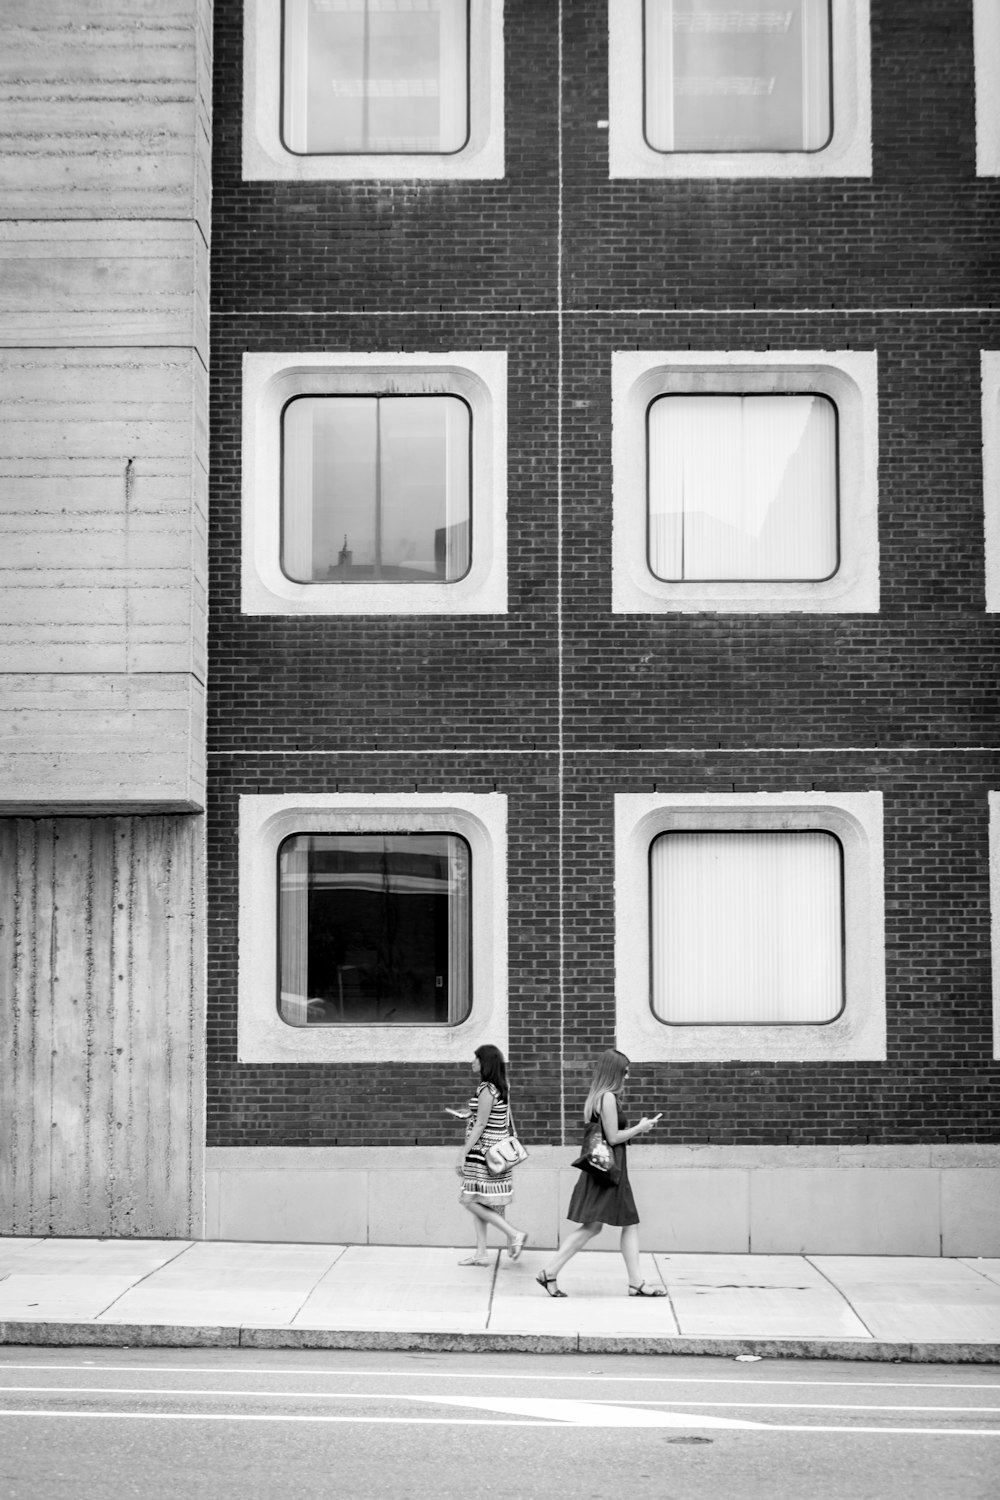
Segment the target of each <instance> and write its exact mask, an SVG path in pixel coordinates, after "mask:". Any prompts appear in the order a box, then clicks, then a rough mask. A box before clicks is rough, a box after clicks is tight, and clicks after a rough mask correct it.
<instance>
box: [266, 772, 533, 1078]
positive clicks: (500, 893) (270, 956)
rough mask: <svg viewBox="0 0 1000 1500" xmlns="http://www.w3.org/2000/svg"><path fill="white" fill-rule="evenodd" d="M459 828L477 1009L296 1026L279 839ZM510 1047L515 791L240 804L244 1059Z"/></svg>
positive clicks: (448, 1058)
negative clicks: (282, 952) (281, 983)
mask: <svg viewBox="0 0 1000 1500" xmlns="http://www.w3.org/2000/svg"><path fill="white" fill-rule="evenodd" d="M442 830H444V831H446V832H454V833H456V834H459V835H460V836H461V837H462V838H464V839H465V840H466V842H467V843H468V845H469V849H470V851H471V856H472V882H471V883H472V903H471V904H472V1008H471V1010H470V1012H469V1015H468V1016H467V1017H466V1019H465V1020H464V1021H461V1022H459V1023H458V1024H457V1025H455V1026H430V1025H428V1026H399V1027H392V1026H336V1027H298V1026H290V1025H289V1024H288V1023H287V1022H286V1021H284V1020H282V1018H281V1016H280V1014H279V1011H278V1003H277V973H278V967H277V964H278V959H277V952H278V931H277V923H278V850H279V848H280V846H281V843H282V841H283V840H284V839H286V838H288V837H289V836H290V835H291V834H296V833H331V832H333V833H429V832H434V833H438V832H441V831H442ZM484 1042H492V1043H493V1044H494V1045H495V1046H498V1047H500V1049H501V1050H502V1051H504V1052H505V1051H506V1050H507V798H506V796H505V795H504V794H503V793H500V792H485V793H472V794H466V793H454V794H451V793H430V792H428V793H421V792H399V793H392V794H389V793H386V794H381V793H349V792H316V793H283V794H280V795H276V796H241V797H240V804H239V990H238V1019H237V1059H238V1061H239V1062H264V1063H296V1062H299V1063H324V1062H331V1063H332V1062H464V1061H467V1060H468V1059H470V1058H471V1056H472V1052H473V1051H474V1050H475V1048H476V1047H478V1046H481V1045H482V1044H483V1043H484Z"/></svg>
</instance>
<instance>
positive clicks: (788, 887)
mask: <svg viewBox="0 0 1000 1500" xmlns="http://www.w3.org/2000/svg"><path fill="white" fill-rule="evenodd" d="M883 881H884V876H883V854H882V797H881V794H880V793H878V792H844V793H831V792H812V791H809V792H734V793H732V794H731V795H727V794H725V793H714V792H712V793H701V794H698V793H692V794H691V795H680V794H667V793H651V794H650V793H635V794H633V793H623V794H620V795H618V796H616V797H615V991H616V1033H617V1043H616V1045H617V1046H619V1047H621V1049H622V1051H623V1052H627V1053H628V1055H629V1056H630V1057H634V1058H636V1059H637V1060H641V1061H643V1062H657V1061H663V1062H672V1061H677V1062H725V1061H728V1060H741V1061H746V1062H757V1061H774V1062H782V1061H788V1062H810V1061H835V1060H838V1059H869V1060H882V1059H884V1058H885V1055H886V1052H885V1046H886V1033H885V933H884V895H883Z"/></svg>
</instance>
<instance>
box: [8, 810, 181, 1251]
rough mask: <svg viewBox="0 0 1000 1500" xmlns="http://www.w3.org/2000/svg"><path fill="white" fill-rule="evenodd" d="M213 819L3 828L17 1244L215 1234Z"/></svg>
mask: <svg viewBox="0 0 1000 1500" xmlns="http://www.w3.org/2000/svg"><path fill="white" fill-rule="evenodd" d="M200 824H201V820H200V819H199V818H194V817H191V816H190V815H189V816H186V817H185V816H167V817H123V818H0V993H2V996H3V1007H4V1045H3V1047H2V1048H0V1099H2V1100H3V1101H4V1104H3V1108H4V1129H3V1137H4V1140H3V1148H2V1150H0V1234H61V1235H144V1236H160V1235H182V1236H183V1235H190V1234H197V1233H199V1232H200V1230H201V1222H202V1181H203V1143H204V1123H203V1121H204V1083H203V1078H204V1064H203V1058H204V1040H203V1034H202V1033H203V1018H202V998H201V997H202V993H203V988H204V977H203V972H202V970H203V950H204V901H203V896H202V891H203V884H204V880H203V872H202V864H201V862H202V847H203V842H202V837H201V826H200Z"/></svg>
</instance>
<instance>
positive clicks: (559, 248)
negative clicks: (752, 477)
mask: <svg viewBox="0 0 1000 1500" xmlns="http://www.w3.org/2000/svg"><path fill="white" fill-rule="evenodd" d="M556 33H557V41H556V47H557V56H556V76H557V84H556V98H557V119H556V313H557V318H556V663H557V667H556V721H557V725H558V729H557V735H558V758H557V762H556V782H557V786H558V793H557V796H558V815H557V816H558V874H557V888H558V894H557V918H558V923H559V1140H560V1142H561V1143H562V1145H564V1146H565V1144H566V1069H565V1060H566V935H565V934H566V925H565V910H566V881H565V876H566V869H565V858H566V851H565V832H566V829H565V779H564V778H565V767H566V761H565V726H564V723H563V714H564V709H565V704H564V701H563V689H564V681H563V379H564V370H563V353H564V351H563V336H564V332H565V308H564V307H563V0H559V4H558V10H557V16H556Z"/></svg>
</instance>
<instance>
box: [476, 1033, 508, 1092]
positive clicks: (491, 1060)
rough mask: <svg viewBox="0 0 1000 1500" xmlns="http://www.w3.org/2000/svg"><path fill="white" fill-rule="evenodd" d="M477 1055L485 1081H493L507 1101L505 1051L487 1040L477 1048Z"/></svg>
mask: <svg viewBox="0 0 1000 1500" xmlns="http://www.w3.org/2000/svg"><path fill="white" fill-rule="evenodd" d="M476 1056H477V1057H478V1058H479V1071H480V1073H481V1074H482V1078H483V1082H484V1083H492V1085H493V1087H494V1088H495V1089H496V1091H497V1093H498V1094H499V1095H500V1099H501V1101H502V1102H503V1103H504V1104H506V1102H507V1094H508V1090H507V1064H506V1063H505V1062H504V1060H503V1053H502V1052H501V1051H500V1048H499V1047H493V1046H491V1045H490V1043H489V1042H485V1043H484V1044H483V1046H482V1047H477V1048H476Z"/></svg>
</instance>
